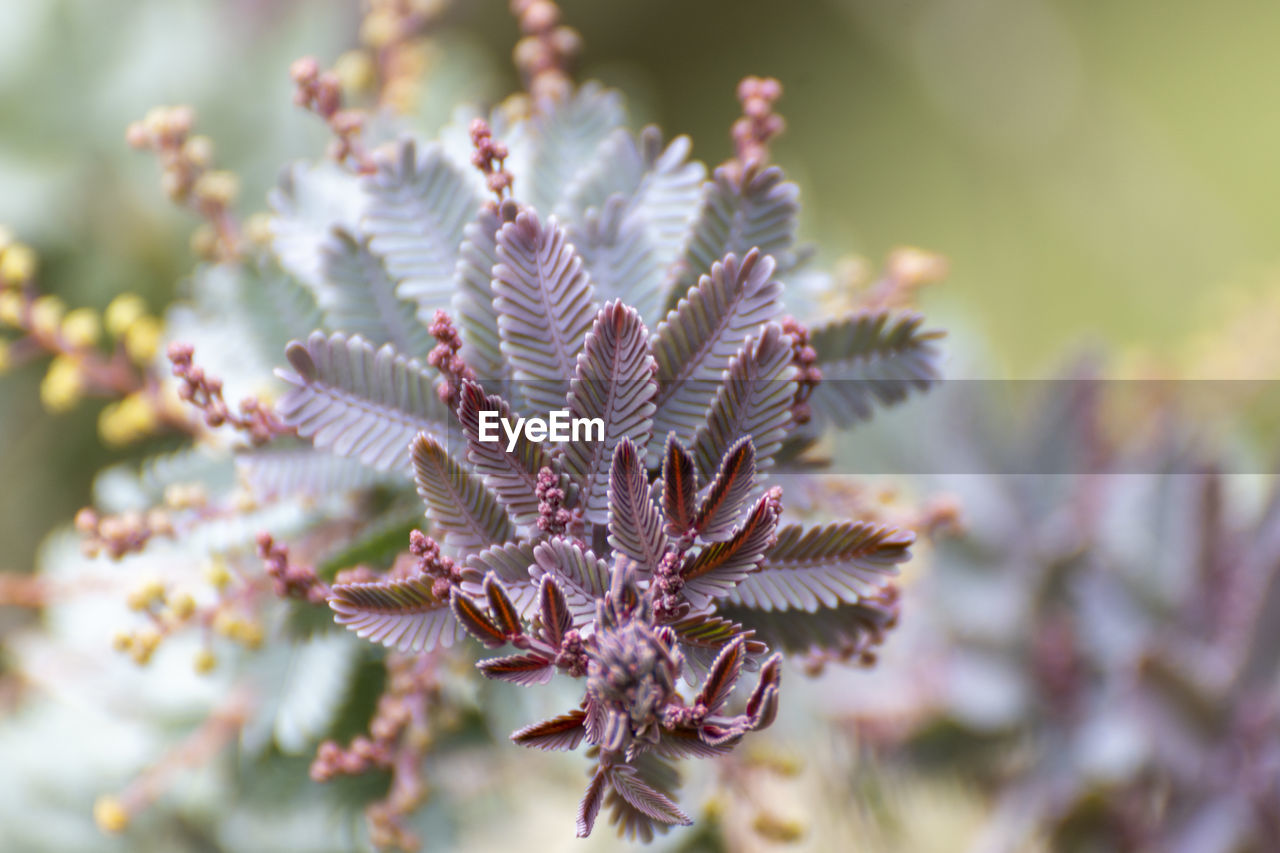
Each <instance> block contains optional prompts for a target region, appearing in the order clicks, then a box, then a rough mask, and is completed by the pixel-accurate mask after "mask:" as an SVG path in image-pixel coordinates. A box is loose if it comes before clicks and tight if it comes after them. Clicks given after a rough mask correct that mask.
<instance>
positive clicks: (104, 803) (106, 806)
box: [93, 796, 129, 835]
mask: <svg viewBox="0 0 1280 853" xmlns="http://www.w3.org/2000/svg"><path fill="white" fill-rule="evenodd" d="M93 822H94V823H96V824H97V825H98V829H100V830H102V831H103V832H107V833H110V834H112V835H118V834H119V833H121V832H124V831H125V829H127V828H128V826H129V812H128V810H127V809H125V807H124V804H123V803H121V802H120V800H119V799H117V798H116V797H110V796H102V797H98V801H97V802H96V803H94V804H93Z"/></svg>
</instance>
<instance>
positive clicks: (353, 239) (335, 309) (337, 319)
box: [314, 228, 433, 358]
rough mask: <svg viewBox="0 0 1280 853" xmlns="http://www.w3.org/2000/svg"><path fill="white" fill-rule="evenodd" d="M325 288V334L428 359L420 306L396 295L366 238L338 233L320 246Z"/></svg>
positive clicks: (321, 292)
mask: <svg viewBox="0 0 1280 853" xmlns="http://www.w3.org/2000/svg"><path fill="white" fill-rule="evenodd" d="M320 253H321V257H322V260H321V283H320V284H319V285H318V286H316V287H315V288H314V293H315V297H316V302H317V304H319V306H320V308H321V310H322V311H323V312H324V324H325V327H326V328H329V329H334V330H336V331H340V332H344V333H346V334H348V335H360V336H361V337H363V338H364V339H365V340H367V341H369V342H370V343H372V344H374V345H375V346H380V345H382V344H391V345H392V346H394V347H395V348H396V351H397V352H400V353H403V354H404V355H407V356H414V357H419V358H425V357H426V354H427V352H428V351H430V349H431V347H432V345H433V341H432V339H431V335H430V334H429V333H428V332H427V328H426V326H424V325H423V324H422V323H421V322H420V321H419V320H418V317H417V310H416V309H417V306H416V305H415V304H414V303H412V302H409V301H407V300H404V299H401V298H400V297H399V296H397V295H396V285H395V282H394V281H393V280H392V279H391V277H390V276H389V275H388V274H387V270H386V268H385V267H384V266H383V261H382V259H381V258H379V257H378V256H377V255H375V254H374V253H373V252H372V251H371V250H370V249H369V240H368V238H367V237H366V238H359V237H357V236H356V235H355V234H353V233H352V232H350V231H347V230H346V229H344V228H334V230H333V232H332V233H331V234H330V235H329V237H328V239H326V240H325V241H324V242H323V243H322V244H321V245H320Z"/></svg>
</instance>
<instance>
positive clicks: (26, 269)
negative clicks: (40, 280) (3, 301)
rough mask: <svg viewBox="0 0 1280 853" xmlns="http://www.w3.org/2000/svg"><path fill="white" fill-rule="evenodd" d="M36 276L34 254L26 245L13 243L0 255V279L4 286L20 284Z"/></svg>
mask: <svg viewBox="0 0 1280 853" xmlns="http://www.w3.org/2000/svg"><path fill="white" fill-rule="evenodd" d="M35 274H36V253H35V251H34V250H33V249H32V248H31V247H30V246H27V245H24V244H22V243H13V244H12V245H10V246H8V247H6V248H5V250H4V253H3V254H0V279H2V280H3V281H4V283H5V284H21V283H23V282H25V281H30V280H31V277H32V276H33V275H35Z"/></svg>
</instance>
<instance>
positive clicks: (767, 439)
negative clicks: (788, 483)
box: [693, 323, 796, 480]
mask: <svg viewBox="0 0 1280 853" xmlns="http://www.w3.org/2000/svg"><path fill="white" fill-rule="evenodd" d="M792 356H793V351H792V347H791V338H789V337H788V336H787V335H784V334H783V333H782V328H781V327H780V326H778V325H777V324H776V323H770V324H768V325H767V326H765V327H764V331H763V332H761V334H760V336H759V337H758V338H751V339H749V340H748V341H747V343H746V345H745V346H744V347H743V351H742V352H741V353H739V354H738V355H736V356H734V358H733V359H732V360H731V361H730V362H729V369H728V370H727V371H725V377H724V383H723V384H722V385H721V386H720V389H719V390H718V391H717V392H716V398H715V401H714V402H712V404H711V411H710V412H709V413H708V414H707V416H706V419H705V420H704V422H703V424H702V425H701V426H700V427H699V428H698V434H697V437H696V438H695V439H694V444H693V456H694V459H695V460H696V461H697V463H698V473H699V474H701V475H702V477H703V478H705V479H708V480H709V479H711V477H712V476H714V475H715V471H716V467H717V466H719V465H720V464H721V460H722V458H723V456H724V454H725V452H726V451H727V450H728V449H729V446H730V445H731V444H732V443H733V442H735V441H737V440H738V437H739V436H750V437H751V440H752V443H753V444H754V445H755V453H756V460H757V461H756V468H757V469H766V468H768V467H770V466H771V465H772V464H773V456H774V454H775V453H777V452H778V449H779V448H780V447H781V446H782V441H783V439H784V438H786V435H787V430H788V429H789V428H790V427H791V426H792V425H793V424H794V420H793V418H792V414H791V406H792V405H793V403H794V402H795V395H796V382H795V367H793V366H792V363H791V360H792Z"/></svg>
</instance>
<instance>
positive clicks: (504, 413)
mask: <svg viewBox="0 0 1280 853" xmlns="http://www.w3.org/2000/svg"><path fill="white" fill-rule="evenodd" d="M459 396H460V398H461V399H460V400H459V401H458V420H459V422H461V424H462V431H463V433H465V434H466V437H467V458H468V459H469V460H470V461H471V464H472V465H473V466H475V470H476V472H477V473H479V474H480V476H481V477H483V478H484V484H485V486H487V487H488V488H489V489H490V490H491V491H492V492H493V493H494V494H495V495H497V496H498V499H499V500H500V501H502V504H503V506H505V507H506V508H507V511H508V512H510V513H511V517H512V519H514V520H515V522H516V523H517V524H523V525H531V524H535V523H536V522H537V520H538V495H537V491H536V490H537V486H538V472H539V471H540V470H542V468H543V467H544V466H546V465H549V464H550V458H549V457H548V456H547V454H546V452H545V451H544V450H543V449H542V445H541V444H539V443H537V442H534V441H530V440H529V439H528V438H526V437H525V434H524V431H523V430H522V431H520V433H519V434H518V435H517V437H516V446H515V448H514V449H513V450H512V451H511V452H510V453H508V452H507V446H508V444H509V442H508V440H507V436H506V435H505V434H504V433H503V432H502V430H501V429H499V427H498V424H500V423H501V421H502V419H504V418H507V419H510V418H511V417H512V413H511V407H510V406H509V405H507V402H506V401H505V400H503V399H502V398H501V397H499V396H498V395H497V394H486V393H485V391H484V389H483V388H481V387H480V385H478V384H476V383H475V382H470V381H463V383H462V389H461V393H460V395H459ZM484 412H493V413H494V414H495V416H496V418H490V419H489V420H490V422H491V423H492V426H491V429H490V432H491V433H493V434H495V435H497V437H498V440H497V441H481V440H480V418H481V414H482V413H484Z"/></svg>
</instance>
